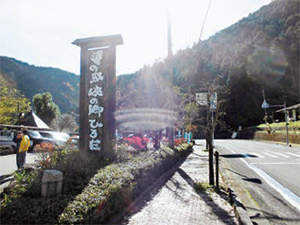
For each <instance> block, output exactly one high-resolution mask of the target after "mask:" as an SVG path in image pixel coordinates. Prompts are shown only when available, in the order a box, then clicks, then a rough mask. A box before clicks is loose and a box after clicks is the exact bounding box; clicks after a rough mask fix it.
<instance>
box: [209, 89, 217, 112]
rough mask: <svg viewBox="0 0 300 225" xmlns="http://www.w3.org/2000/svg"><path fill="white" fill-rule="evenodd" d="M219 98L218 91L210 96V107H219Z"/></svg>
mask: <svg viewBox="0 0 300 225" xmlns="http://www.w3.org/2000/svg"><path fill="white" fill-rule="evenodd" d="M217 100H218V94H217V92H214V93H212V94H211V96H210V108H211V109H213V110H215V109H217Z"/></svg>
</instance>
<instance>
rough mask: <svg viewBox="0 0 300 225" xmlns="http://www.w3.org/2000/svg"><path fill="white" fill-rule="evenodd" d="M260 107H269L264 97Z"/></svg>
mask: <svg viewBox="0 0 300 225" xmlns="http://www.w3.org/2000/svg"><path fill="white" fill-rule="evenodd" d="M261 107H262V108H263V109H266V108H269V107H270V105H269V104H268V103H267V101H266V99H265V100H264V101H263V103H262V104H261Z"/></svg>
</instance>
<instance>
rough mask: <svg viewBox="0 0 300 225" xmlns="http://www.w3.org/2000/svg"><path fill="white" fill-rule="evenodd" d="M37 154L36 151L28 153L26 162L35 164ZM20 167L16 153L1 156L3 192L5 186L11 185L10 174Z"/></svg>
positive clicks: (0, 171)
mask: <svg viewBox="0 0 300 225" xmlns="http://www.w3.org/2000/svg"><path fill="white" fill-rule="evenodd" d="M36 158H37V155H36V154H34V153H27V155H26V162H25V163H26V164H33V163H34V161H35V159H36ZM17 169H18V167H17V163H16V155H15V154H12V155H4V156H0V177H1V180H0V193H2V192H3V188H4V187H6V186H8V185H9V181H10V179H9V175H10V174H12V173H13V172H14V171H16V170H17Z"/></svg>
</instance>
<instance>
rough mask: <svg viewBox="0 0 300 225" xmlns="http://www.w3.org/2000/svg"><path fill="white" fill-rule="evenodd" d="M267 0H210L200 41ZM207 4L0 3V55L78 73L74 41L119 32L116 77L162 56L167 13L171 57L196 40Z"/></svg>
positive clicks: (140, 0)
mask: <svg viewBox="0 0 300 225" xmlns="http://www.w3.org/2000/svg"><path fill="white" fill-rule="evenodd" d="M270 2H271V0H212V3H211V7H210V11H209V14H208V17H207V21H206V24H205V27H204V30H203V35H202V40H205V39H207V38H209V37H210V36H212V35H213V34H215V33H216V32H217V31H220V30H222V29H224V28H226V27H228V26H230V25H231V24H233V23H235V22H237V21H238V20H240V19H242V18H243V17H246V16H248V15H249V13H252V12H254V11H256V10H258V9H259V8H260V7H261V6H263V5H267V4H269V3H270ZM208 3H209V0H173V1H171V0H147V1H145V0H105V1H104V0H0V55H2V56H9V57H13V58H16V59H18V60H21V61H24V62H27V63H29V64H33V65H36V66H51V67H55V68H60V69H63V70H67V71H70V72H74V73H76V74H79V73H80V72H79V71H80V48H79V47H77V46H75V45H72V44H71V43H72V42H73V41H74V40H75V39H79V38H86V37H94V36H106V35H111V34H121V35H122V37H123V40H124V45H121V46H118V47H117V75H119V74H125V73H132V72H135V71H137V70H138V69H140V68H142V67H143V66H144V65H149V64H152V63H153V62H154V61H156V60H160V59H163V58H165V57H166V56H167V11H168V9H170V11H171V23H172V43H173V53H176V51H178V50H179V49H185V48H186V47H188V46H192V45H193V44H194V43H195V42H197V41H198V39H199V35H200V30H201V27H202V23H203V20H204V16H205V12H206V9H207V6H208ZM0 66H1V65H0Z"/></svg>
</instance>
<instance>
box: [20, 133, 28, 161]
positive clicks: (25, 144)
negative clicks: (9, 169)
mask: <svg viewBox="0 0 300 225" xmlns="http://www.w3.org/2000/svg"><path fill="white" fill-rule="evenodd" d="M29 146H30V139H29V137H28V131H27V130H23V132H22V140H21V143H20V147H19V160H18V162H19V165H20V167H22V166H24V164H25V159H26V152H27V151H28V149H29Z"/></svg>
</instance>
